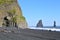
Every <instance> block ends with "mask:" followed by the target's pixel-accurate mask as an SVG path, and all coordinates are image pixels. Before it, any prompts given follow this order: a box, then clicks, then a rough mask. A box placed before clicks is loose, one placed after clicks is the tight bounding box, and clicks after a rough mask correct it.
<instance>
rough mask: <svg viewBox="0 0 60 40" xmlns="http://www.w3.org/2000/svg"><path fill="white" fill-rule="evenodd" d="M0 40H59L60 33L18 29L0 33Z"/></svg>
mask: <svg viewBox="0 0 60 40" xmlns="http://www.w3.org/2000/svg"><path fill="white" fill-rule="evenodd" d="M17 31H20V32H17ZM0 40H60V32H51V31H42V30H32V29H19V30H16V31H12V32H3V31H1V32H0Z"/></svg>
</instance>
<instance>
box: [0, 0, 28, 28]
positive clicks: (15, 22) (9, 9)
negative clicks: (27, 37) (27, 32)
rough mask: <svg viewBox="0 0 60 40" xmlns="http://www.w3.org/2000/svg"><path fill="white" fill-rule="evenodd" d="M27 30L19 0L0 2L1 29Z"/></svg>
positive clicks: (0, 0) (1, 0)
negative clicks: (16, 28)
mask: <svg viewBox="0 0 60 40" xmlns="http://www.w3.org/2000/svg"><path fill="white" fill-rule="evenodd" d="M14 26H15V27H19V28H27V22H26V20H25V17H24V16H23V15H22V11H21V8H20V7H19V5H18V3H17V0H0V27H14Z"/></svg>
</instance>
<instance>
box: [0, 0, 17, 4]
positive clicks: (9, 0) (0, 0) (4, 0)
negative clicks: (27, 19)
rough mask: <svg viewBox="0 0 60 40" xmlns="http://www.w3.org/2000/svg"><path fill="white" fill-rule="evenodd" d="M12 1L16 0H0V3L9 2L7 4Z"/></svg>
mask: <svg viewBox="0 0 60 40" xmlns="http://www.w3.org/2000/svg"><path fill="white" fill-rule="evenodd" d="M14 1H16V0H0V4H4V3H9V4H11V3H13V2H14Z"/></svg>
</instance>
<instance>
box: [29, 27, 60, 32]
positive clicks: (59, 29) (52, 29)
mask: <svg viewBox="0 0 60 40" xmlns="http://www.w3.org/2000/svg"><path fill="white" fill-rule="evenodd" d="M29 29H37V30H48V31H59V32H60V28H40V27H29Z"/></svg>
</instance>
